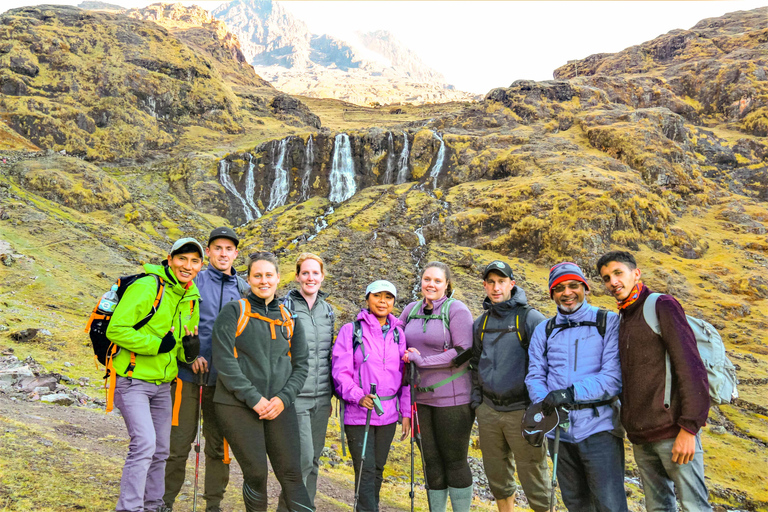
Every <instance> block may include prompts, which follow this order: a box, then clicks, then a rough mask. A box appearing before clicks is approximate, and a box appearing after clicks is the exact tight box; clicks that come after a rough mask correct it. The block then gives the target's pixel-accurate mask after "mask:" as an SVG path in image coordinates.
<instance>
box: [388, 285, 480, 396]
mask: <svg viewBox="0 0 768 512" xmlns="http://www.w3.org/2000/svg"><path fill="white" fill-rule="evenodd" d="M446 300H447V297H443V298H442V299H440V300H436V301H435V302H434V303H433V312H434V314H439V313H440V308H441V306H442V305H443V303H444V302H445V301H446ZM417 304H418V302H411V303H410V304H408V305H407V306H405V309H403V313H402V314H401V315H400V321H401V322H403V323H405V320H406V319H407V318H408V314H409V313H410V312H411V310H412V309H413V308H414V307H416V305H417ZM419 314H424V307H423V304H422V307H421V308H420V310H419ZM448 316H449V318H450V330H446V329H444V327H443V321H442V320H440V319H434V320H429V321H427V331H426V332H424V322H425V320H424V319H421V318H414V319H413V320H411V321H410V323H408V324H407V325H406V326H405V337H406V339H407V340H408V347H409V348H410V347H413V348H415V349H417V350H418V351H419V352H420V353H421V356H417V355H416V354H412V355H411V357H410V359H411V361H413V362H414V363H415V364H416V366H417V367H418V368H419V377H418V378H419V380H418V381H417V386H419V387H427V386H431V385H432V384H436V383H438V382H440V381H441V380H443V379H446V378H449V377H450V376H451V375H454V374H456V373H459V372H461V371H463V370H464V369H465V368H466V367H467V366H468V365H469V361H467V362H466V363H464V364H463V365H461V366H460V367H458V368H457V367H455V366H453V365H452V364H451V361H452V360H453V358H454V357H456V356H457V355H458V354H459V352H460V351H461V352H463V351H464V350H472V321H473V319H472V313H470V311H469V309H468V308H467V306H465V305H464V303H463V302H461V301H458V300H455V301H453V303H451V307H450V309H449V311H448ZM446 348H447V350H446ZM456 348H460V349H461V350H460V351H459V350H456ZM471 391H472V376H471V375H470V373H469V372H467V373H465V374H464V375H462V376H461V377H459V378H457V379H456V380H454V381H453V382H449V383H448V384H445V385H443V386H440V387H439V388H437V389H435V390H434V391H432V392H419V391H417V392H416V400H417V401H418V402H419V403H423V404H426V405H431V406H434V407H450V406H452V405H464V404H468V403H469V402H470V401H471Z"/></svg>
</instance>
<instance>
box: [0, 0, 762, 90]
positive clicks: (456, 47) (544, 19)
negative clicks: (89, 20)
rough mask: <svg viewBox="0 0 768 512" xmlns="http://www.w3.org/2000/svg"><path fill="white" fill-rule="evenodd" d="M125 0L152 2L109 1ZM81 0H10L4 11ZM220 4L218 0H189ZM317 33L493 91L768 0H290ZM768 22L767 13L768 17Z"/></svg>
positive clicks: (5, 1) (290, 6) (542, 77)
mask: <svg viewBox="0 0 768 512" xmlns="http://www.w3.org/2000/svg"><path fill="white" fill-rule="evenodd" d="M104 1H106V2H108V3H113V4H118V5H122V6H125V7H143V6H145V5H149V4H151V3H155V2H152V1H145V0H104ZM42 3H47V4H51V3H57V4H73V5H76V4H77V3H79V0H45V1H35V0H31V1H30V0H26V1H25V0H2V7H0V10H5V9H9V8H13V7H21V6H24V5H30V4H42ZM182 3H184V4H187V5H190V4H197V5H200V6H201V7H203V8H205V9H209V10H211V9H214V8H215V7H217V6H219V5H220V4H222V3H224V2H221V1H219V0H214V1H197V2H182ZM283 5H284V6H285V7H286V8H287V9H288V10H290V11H291V12H292V13H293V14H294V15H295V16H296V17H297V18H299V19H301V20H302V21H304V22H305V23H306V24H307V25H308V26H309V28H310V29H311V30H312V31H313V32H314V33H318V34H321V33H327V34H331V35H335V36H342V37H343V35H344V34H345V33H349V32H350V31H354V30H362V31H368V30H377V29H386V30H389V31H390V32H392V33H394V34H395V35H396V36H397V38H398V39H400V40H401V41H402V42H403V43H405V45H406V46H408V47H409V48H411V49H412V50H414V51H415V52H416V53H417V54H418V55H419V56H420V57H421V59H422V60H423V61H424V62H425V63H426V64H427V65H428V66H430V67H432V68H434V69H435V70H437V71H439V72H441V73H443V74H444V75H445V77H446V79H447V81H448V83H451V84H453V85H455V86H456V87H457V88H458V89H461V90H465V91H470V92H475V93H481V94H484V93H486V92H488V91H489V90H490V89H492V88H494V87H506V86H508V85H509V84H510V83H512V82H513V81H515V80H518V79H532V80H548V79H551V78H552V72H553V71H554V70H555V68H557V67H559V66H561V65H563V64H565V63H566V62H568V61H569V60H573V59H582V58H584V57H587V56H588V55H592V54H593V53H604V52H617V51H620V50H623V49H624V48H626V47H628V46H632V45H636V44H640V43H642V42H644V41H648V40H650V39H653V38H655V37H657V36H659V35H661V34H664V33H666V32H669V31H670V30H673V29H676V28H681V29H689V28H691V27H692V26H693V25H695V24H696V23H697V22H698V21H700V20H701V19H703V18H710V17H715V16H721V15H723V14H725V13H727V12H732V11H738V10H751V9H755V8H757V7H761V6H764V5H768V0H730V1H695V0H694V1H683V2H666V1H651V2H633V1H593V2H581V1H564V2H556V1H550V2H498V1H492V2H484V1H475V2H463V1H450V2H442V1H423V2H408V1H399V2H392V1H333V2H329V1H318V0H312V1H288V2H283ZM766 25H768V19H767V20H766Z"/></svg>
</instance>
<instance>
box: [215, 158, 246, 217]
mask: <svg viewBox="0 0 768 512" xmlns="http://www.w3.org/2000/svg"><path fill="white" fill-rule="evenodd" d="M219 181H220V182H221V184H222V185H224V188H225V189H226V190H227V191H228V192H229V193H230V194H232V195H233V196H235V197H236V198H237V200H238V201H240V204H241V205H242V206H243V212H244V213H245V222H250V221H252V220H253V213H252V212H251V209H250V207H249V206H248V203H247V202H246V201H245V199H243V196H241V195H240V193H239V192H238V191H237V188H235V184H234V183H232V178H231V177H230V176H229V162H227V161H226V160H221V161H220V162H219Z"/></svg>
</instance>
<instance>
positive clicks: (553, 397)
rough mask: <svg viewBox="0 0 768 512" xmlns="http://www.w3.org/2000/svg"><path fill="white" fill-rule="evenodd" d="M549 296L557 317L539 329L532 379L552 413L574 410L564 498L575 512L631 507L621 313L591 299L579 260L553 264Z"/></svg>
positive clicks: (563, 464) (565, 441) (562, 469)
mask: <svg viewBox="0 0 768 512" xmlns="http://www.w3.org/2000/svg"><path fill="white" fill-rule="evenodd" d="M549 293H550V296H551V297H552V299H553V300H554V301H555V304H557V316H555V317H554V318H553V319H550V320H549V321H547V322H542V323H541V324H539V325H538V326H537V327H536V330H535V331H534V333H533V338H532V339H531V346H530V350H529V356H530V366H529V369H528V376H527V377H526V378H525V384H526V386H527V387H528V393H529V394H530V397H531V401H532V402H533V403H538V402H544V412H545V414H546V413H551V411H553V410H554V408H555V407H557V406H559V405H562V406H564V407H565V408H567V409H569V410H570V411H571V413H570V422H571V424H570V428H569V429H568V430H567V431H564V432H562V433H561V437H560V441H561V443H560V448H559V452H558V465H557V479H558V482H559V483H560V489H561V491H562V496H563V502H564V503H565V506H566V507H567V508H568V510H570V511H572V512H573V511H579V512H588V511H601V512H603V511H604V512H626V511H627V497H626V494H625V492H624V445H623V441H622V439H623V437H624V435H623V434H624V433H623V431H622V430H621V429H620V427H619V413H618V406H619V403H618V401H617V395H618V394H619V391H621V369H620V365H619V347H618V339H619V337H618V335H619V316H618V315H616V314H614V313H608V312H605V311H601V310H600V309H599V308H597V307H595V306H591V305H589V304H588V303H587V300H586V296H587V294H588V293H589V284H588V283H587V280H586V279H585V278H584V274H583V273H582V271H581V269H580V268H579V267H578V265H576V264H574V263H560V264H559V265H555V266H554V267H552V269H551V270H550V273H549ZM549 436H550V440H549V443H550V453H551V452H552V451H553V446H552V445H553V444H554V443H553V441H552V439H551V438H552V437H554V433H550V434H549Z"/></svg>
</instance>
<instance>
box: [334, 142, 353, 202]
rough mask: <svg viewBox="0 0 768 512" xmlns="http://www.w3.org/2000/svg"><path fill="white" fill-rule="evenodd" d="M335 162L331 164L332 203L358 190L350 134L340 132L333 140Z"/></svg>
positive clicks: (341, 200) (344, 198) (350, 195)
mask: <svg viewBox="0 0 768 512" xmlns="http://www.w3.org/2000/svg"><path fill="white" fill-rule="evenodd" d="M333 146H334V147H333V162H332V164H331V175H330V177H329V180H330V182H331V192H330V194H328V199H329V200H330V201H331V202H332V203H341V202H343V201H346V200H347V199H349V198H350V197H352V196H353V195H355V192H356V191H357V185H356V184H355V163H354V161H353V160H352V145H351V144H350V142H349V135H347V134H346V133H340V134H338V135H336V138H335V140H334V142H333Z"/></svg>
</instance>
